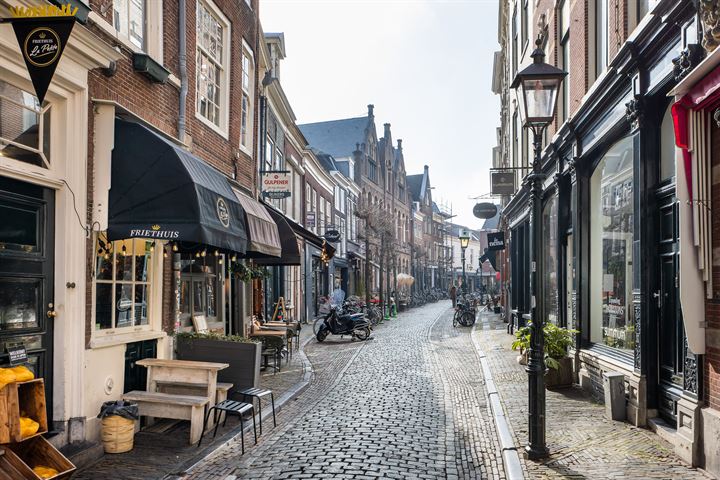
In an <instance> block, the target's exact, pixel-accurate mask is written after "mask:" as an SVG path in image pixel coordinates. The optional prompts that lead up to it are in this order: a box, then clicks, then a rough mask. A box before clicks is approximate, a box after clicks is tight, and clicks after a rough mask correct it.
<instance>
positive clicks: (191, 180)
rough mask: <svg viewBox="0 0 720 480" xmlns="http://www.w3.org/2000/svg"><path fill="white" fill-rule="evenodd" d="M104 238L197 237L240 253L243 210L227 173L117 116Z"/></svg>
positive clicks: (243, 236)
mask: <svg viewBox="0 0 720 480" xmlns="http://www.w3.org/2000/svg"><path fill="white" fill-rule="evenodd" d="M111 171H112V181H111V186H110V199H109V209H108V239H109V240H120V239H123V238H133V237H141V238H156V239H159V240H171V241H178V242H180V241H182V242H195V243H200V244H203V245H209V246H212V247H215V248H218V249H223V250H231V251H234V252H238V253H241V254H244V253H245V251H246V248H247V233H246V231H245V213H244V212H243V209H242V206H241V205H240V203H239V202H238V199H237V197H236V196H235V193H234V192H233V190H232V188H231V187H230V183H229V182H228V179H227V177H225V175H223V174H222V173H220V172H219V171H217V170H215V169H214V168H212V167H211V166H210V165H208V164H207V163H205V162H203V161H202V160H200V159H199V158H197V157H195V156H194V155H192V154H191V153H190V152H187V151H185V150H183V149H182V148H180V147H179V146H177V145H174V144H173V143H171V142H170V141H169V140H166V139H165V138H163V137H161V136H160V135H158V134H156V133H154V132H152V131H151V130H150V129H148V128H147V127H145V126H143V125H140V124H138V123H135V122H128V121H124V120H120V119H116V120H115V147H114V148H113V152H112V169H111Z"/></svg>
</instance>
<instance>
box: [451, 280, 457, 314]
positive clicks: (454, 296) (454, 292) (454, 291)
mask: <svg viewBox="0 0 720 480" xmlns="http://www.w3.org/2000/svg"><path fill="white" fill-rule="evenodd" d="M450 300H452V304H453V308H455V304H456V302H457V288H456V287H455V284H454V283H453V285H452V287H450Z"/></svg>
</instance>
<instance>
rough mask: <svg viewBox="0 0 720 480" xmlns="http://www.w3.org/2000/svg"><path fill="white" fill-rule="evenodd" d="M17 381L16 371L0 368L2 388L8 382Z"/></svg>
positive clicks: (0, 384)
mask: <svg viewBox="0 0 720 480" xmlns="http://www.w3.org/2000/svg"><path fill="white" fill-rule="evenodd" d="M14 382H15V372H14V371H12V370H11V369H9V368H0V388H4V387H5V385H7V384H8V383H14Z"/></svg>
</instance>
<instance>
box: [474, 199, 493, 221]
mask: <svg viewBox="0 0 720 480" xmlns="http://www.w3.org/2000/svg"><path fill="white" fill-rule="evenodd" d="M497 211H498V210H497V205H495V204H494V203H487V202H485V203H477V204H475V206H474V207H473V215H475V216H476V217H477V218H493V217H494V216H495V215H497Z"/></svg>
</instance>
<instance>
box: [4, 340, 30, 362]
mask: <svg viewBox="0 0 720 480" xmlns="http://www.w3.org/2000/svg"><path fill="white" fill-rule="evenodd" d="M5 351H6V352H7V354H8V356H9V357H10V359H9V363H10V366H11V367H15V366H17V365H23V364H25V363H27V361H28V356H27V350H26V349H25V345H15V346H12V347H9V346H8V347H5Z"/></svg>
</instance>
